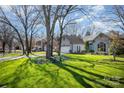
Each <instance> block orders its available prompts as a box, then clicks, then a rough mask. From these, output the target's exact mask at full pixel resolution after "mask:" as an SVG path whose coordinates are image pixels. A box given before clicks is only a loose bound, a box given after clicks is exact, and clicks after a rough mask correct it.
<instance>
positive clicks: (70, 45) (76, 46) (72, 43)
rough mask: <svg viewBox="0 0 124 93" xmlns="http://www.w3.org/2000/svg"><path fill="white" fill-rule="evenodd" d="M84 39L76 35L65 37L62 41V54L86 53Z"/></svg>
mask: <svg viewBox="0 0 124 93" xmlns="http://www.w3.org/2000/svg"><path fill="white" fill-rule="evenodd" d="M84 50H85V48H84V43H83V39H81V37H80V36H76V35H70V36H68V35H65V36H63V39H62V44H61V52H62V53H81V52H82V51H84Z"/></svg>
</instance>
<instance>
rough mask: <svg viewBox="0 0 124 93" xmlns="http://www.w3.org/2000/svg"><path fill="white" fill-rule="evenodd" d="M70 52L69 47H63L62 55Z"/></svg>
mask: <svg viewBox="0 0 124 93" xmlns="http://www.w3.org/2000/svg"><path fill="white" fill-rule="evenodd" d="M69 51H70V47H69V46H65V47H61V52H62V53H69Z"/></svg>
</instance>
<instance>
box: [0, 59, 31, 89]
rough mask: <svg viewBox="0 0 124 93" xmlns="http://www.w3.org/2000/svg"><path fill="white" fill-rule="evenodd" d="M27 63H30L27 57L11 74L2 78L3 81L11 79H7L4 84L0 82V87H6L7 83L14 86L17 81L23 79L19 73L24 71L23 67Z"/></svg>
mask: <svg viewBox="0 0 124 93" xmlns="http://www.w3.org/2000/svg"><path fill="white" fill-rule="evenodd" d="M29 65H31V64H30V63H29V60H28V59H27V60H25V61H23V63H22V64H21V65H19V66H18V67H17V68H16V70H15V72H14V73H13V74H12V75H10V76H9V77H6V78H4V80H3V81H5V80H8V79H9V78H12V79H11V80H10V81H7V82H6V83H4V84H1V85H0V87H3V86H5V87H8V85H10V86H12V87H16V83H17V82H18V81H20V80H21V79H24V77H23V76H21V74H22V73H24V71H25V69H26V68H27V67H28V66H29Z"/></svg>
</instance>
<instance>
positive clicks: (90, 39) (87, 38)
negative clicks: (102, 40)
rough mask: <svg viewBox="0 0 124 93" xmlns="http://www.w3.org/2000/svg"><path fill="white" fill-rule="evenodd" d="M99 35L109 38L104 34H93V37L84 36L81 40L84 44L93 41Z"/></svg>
mask: <svg viewBox="0 0 124 93" xmlns="http://www.w3.org/2000/svg"><path fill="white" fill-rule="evenodd" d="M99 35H105V36H107V37H108V38H109V36H108V35H106V34H105V33H102V32H100V33H96V34H93V35H90V36H85V37H84V38H83V40H84V42H86V41H93V40H94V39H96V38H97V37H98V36H99Z"/></svg>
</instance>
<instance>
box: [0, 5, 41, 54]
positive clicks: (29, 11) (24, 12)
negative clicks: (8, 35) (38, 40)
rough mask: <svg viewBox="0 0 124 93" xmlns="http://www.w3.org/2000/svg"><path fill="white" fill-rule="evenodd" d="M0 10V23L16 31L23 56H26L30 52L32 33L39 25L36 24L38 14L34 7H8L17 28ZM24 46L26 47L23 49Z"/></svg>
mask: <svg viewBox="0 0 124 93" xmlns="http://www.w3.org/2000/svg"><path fill="white" fill-rule="evenodd" d="M0 10H1V13H2V16H1V17H0V22H3V23H6V24H8V25H9V26H11V27H12V28H13V29H14V30H15V31H16V33H17V35H18V37H19V40H20V43H21V45H22V49H23V54H26V55H27V56H28V55H29V53H30V52H31V42H32V35H33V34H34V31H36V30H35V28H36V26H37V24H38V23H39V22H37V21H38V18H39V12H37V11H36V10H35V8H34V6H26V5H24V6H10V12H11V13H12V14H13V16H14V17H15V19H16V21H17V24H18V26H17V25H15V24H14V22H13V21H12V20H11V19H9V18H8V17H7V14H6V13H5V11H4V10H3V9H2V8H0ZM15 23H16V22H15ZM22 34H23V35H24V37H25V38H24V41H25V43H24V42H23V38H22ZM29 34H30V35H29ZM29 38H30V39H29ZM24 45H25V46H26V47H24ZM25 48H26V51H25Z"/></svg>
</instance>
